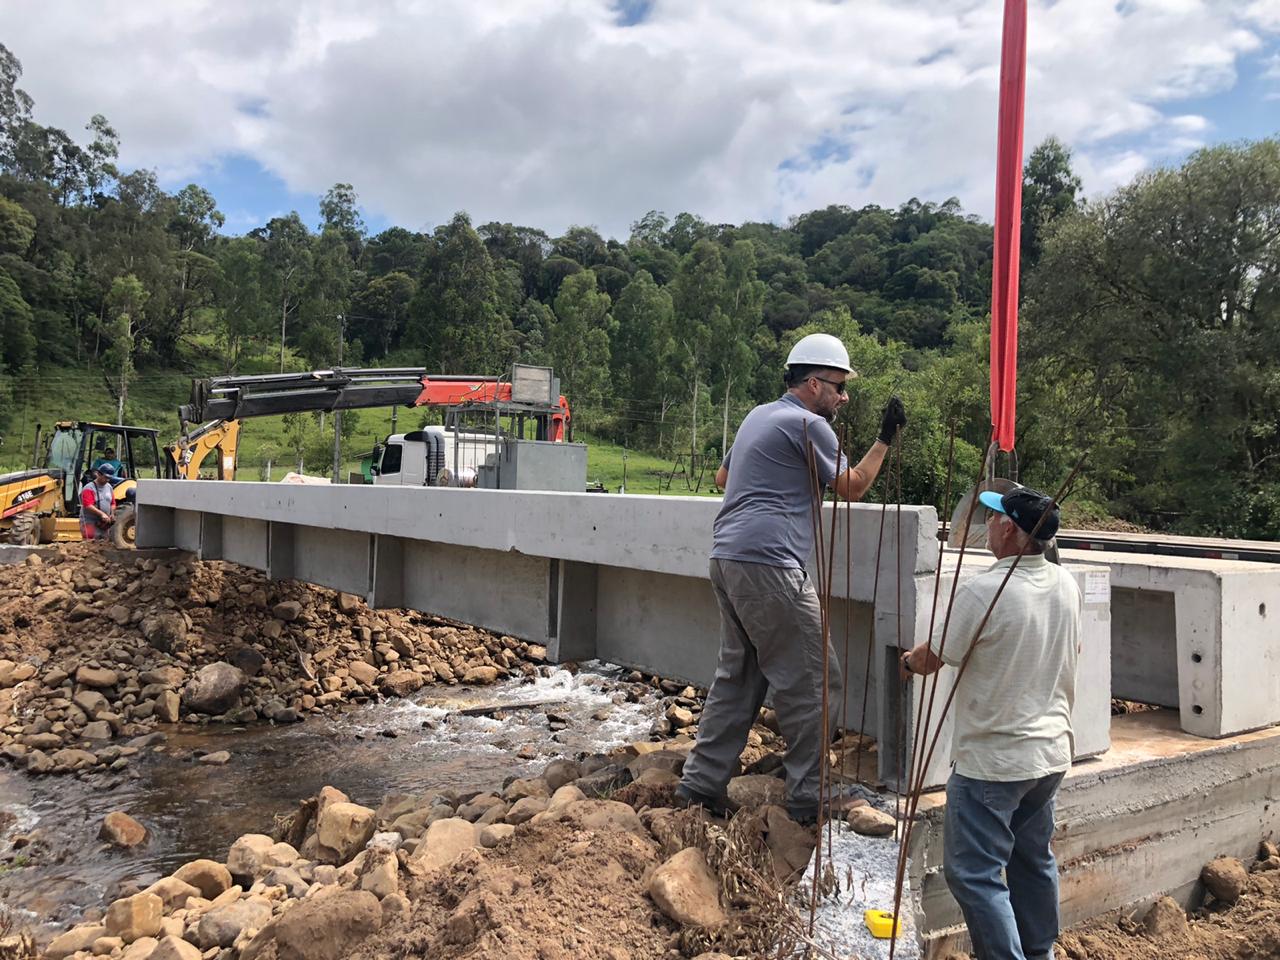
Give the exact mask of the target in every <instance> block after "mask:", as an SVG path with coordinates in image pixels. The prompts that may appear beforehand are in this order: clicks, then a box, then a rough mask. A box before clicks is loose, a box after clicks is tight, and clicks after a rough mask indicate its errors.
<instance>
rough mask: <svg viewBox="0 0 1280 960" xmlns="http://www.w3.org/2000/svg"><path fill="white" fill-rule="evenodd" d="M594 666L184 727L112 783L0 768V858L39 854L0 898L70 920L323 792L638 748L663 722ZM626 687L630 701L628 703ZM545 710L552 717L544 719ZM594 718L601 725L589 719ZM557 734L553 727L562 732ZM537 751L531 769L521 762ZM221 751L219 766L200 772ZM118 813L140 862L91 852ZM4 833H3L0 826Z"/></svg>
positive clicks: (215, 855) (3, 882) (451, 778)
mask: <svg viewBox="0 0 1280 960" xmlns="http://www.w3.org/2000/svg"><path fill="white" fill-rule="evenodd" d="M622 677H623V673H622V672H621V671H618V670H616V669H614V668H611V667H608V666H605V665H603V664H599V663H592V664H588V665H587V667H586V668H584V669H583V671H582V672H580V673H577V674H571V673H569V672H567V671H565V670H562V669H558V668H557V669H552V670H548V671H547V675H545V676H542V677H538V678H536V679H534V680H533V681H532V682H530V681H528V680H521V681H509V682H507V683H504V684H500V685H496V686H494V687H488V688H483V689H474V688H446V689H441V688H427V689H426V690H424V691H422V692H421V693H420V694H418V695H417V696H415V697H414V698H413V699H412V700H397V701H387V702H382V703H373V704H366V705H363V706H358V707H355V708H353V709H351V710H349V711H347V712H346V713H343V714H341V715H338V716H335V717H329V718H312V719H309V720H307V721H306V722H305V723H301V724H297V725H293V726H289V727H272V726H269V725H262V726H254V727H247V728H226V727H204V728H186V729H184V730H182V731H181V732H176V733H172V734H170V735H168V736H166V737H165V738H164V739H163V741H161V742H159V743H157V744H155V745H154V746H149V747H146V748H144V749H143V750H142V752H141V753H140V754H139V755H138V756H136V757H134V758H133V762H132V763H131V764H130V766H129V767H128V769H127V770H126V772H125V773H124V774H123V775H122V776H119V777H112V778H111V779H105V778H102V777H100V776H98V777H90V778H86V779H77V778H74V777H44V778H31V777H27V776H25V775H24V774H22V773H19V772H15V771H13V770H11V769H9V768H0V856H4V855H6V854H12V853H13V849H12V843H13V839H14V838H15V837H16V836H20V835H26V836H36V837H38V838H39V842H40V844H41V847H42V850H41V852H40V854H39V855H38V856H33V857H32V858H31V862H30V863H26V862H25V860H24V858H23V854H22V851H21V850H19V851H17V854H16V859H15V860H14V861H13V864H12V865H11V866H9V867H8V868H7V869H6V868H5V866H4V865H3V864H0V902H3V903H5V904H7V905H8V906H10V907H12V908H15V909H17V910H20V911H22V912H23V913H25V914H27V915H28V916H29V918H30V919H32V920H37V919H38V920H39V921H41V922H44V923H55V924H58V925H63V924H66V923H67V922H69V921H72V920H75V919H77V918H78V917H79V916H80V915H81V914H82V913H83V912H84V911H85V910H86V909H89V908H92V907H97V906H100V905H102V903H103V901H104V899H110V898H111V896H112V895H113V893H114V891H116V890H117V889H119V888H120V886H121V885H122V884H130V883H132V884H137V885H146V884H149V883H151V882H152V881H153V880H155V879H157V878H159V877H161V876H164V875H167V874H168V873H170V872H172V870H174V869H175V868H176V867H178V866H180V865H181V864H183V863H185V862H186V861H188V860H192V859H195V858H197V857H209V858H211V859H214V860H222V859H224V858H225V856H226V853H227V848H228V847H229V846H230V844H231V843H232V841H234V840H235V839H236V838H237V837H238V836H240V835H241V834H245V833H269V832H270V830H271V827H272V822H273V817H274V815H276V814H282V813H288V812H290V811H292V810H293V809H294V808H295V807H296V805H297V804H298V802H299V801H301V800H303V799H305V798H306V797H308V796H311V795H313V794H314V793H315V792H316V791H317V790H319V788H320V787H322V786H324V785H325V784H330V785H332V786H335V787H337V788H338V789H340V790H342V791H344V792H345V793H347V794H348V795H349V796H350V797H351V799H352V800H354V801H355V802H357V803H364V804H367V805H369V806H377V805H378V804H379V803H380V802H381V801H382V800H383V799H384V797H386V796H387V795H389V794H405V795H410V796H419V795H424V794H425V795H426V796H427V798H428V799H429V798H430V796H431V795H432V794H434V793H436V792H439V791H442V790H448V789H454V790H462V789H489V788H495V787H498V786H500V785H501V783H502V781H503V780H504V779H505V778H506V777H509V776H513V775H514V776H529V775H532V774H534V773H537V772H538V771H540V770H541V769H542V767H543V766H545V765H546V763H547V762H548V760H550V759H552V758H553V757H556V756H574V755H576V754H578V753H580V752H597V751H601V750H604V749H607V748H609V747H612V746H615V745H617V744H619V743H623V742H628V741H631V740H638V739H644V738H646V737H647V736H648V733H649V729H650V726H651V725H652V723H653V721H654V720H655V719H656V718H657V717H658V716H659V715H660V710H661V705H660V700H659V699H658V697H657V695H656V692H655V691H652V690H650V689H649V688H643V690H644V692H642V693H639V695H638V697H637V695H636V693H637V692H638V691H639V690H640V689H641V688H637V687H636V686H635V685H632V684H628V683H626V682H625V681H624V680H623V679H622ZM628 690H630V691H633V692H632V694H631V696H632V699H633V700H634V702H631V701H629V700H628V699H627V691H628ZM531 701H539V702H545V701H555V703H554V705H551V704H548V705H547V706H546V707H545V708H532V709H507V710H504V711H503V713H502V714H501V716H502V719H493V718H491V717H485V716H474V717H473V716H462V715H459V714H457V713H456V711H457V710H459V709H460V708H464V707H467V706H473V705H476V704H490V703H493V704H505V705H508V706H510V705H519V704H520V703H527V702H531ZM548 712H550V713H552V714H553V715H554V716H548ZM599 718H603V719H599ZM561 727H562V728H561ZM522 748H523V753H524V754H525V755H526V756H528V755H529V754H530V753H531V752H534V751H536V757H535V758H534V759H523V758H522V757H520V756H518V755H517V754H518V753H520V752H521V751H522ZM219 750H227V751H229V752H230V753H231V760H230V762H229V763H227V764H225V765H222V766H216V765H208V764H202V763H198V762H195V761H194V757H195V755H197V754H200V753H211V752H214V751H219ZM112 810H124V811H125V812H127V813H129V814H130V815H131V816H133V817H135V818H136V819H138V820H140V821H141V822H142V823H143V824H145V825H146V827H147V828H148V829H149V830H150V832H151V837H150V839H149V841H148V843H147V844H146V845H145V846H144V847H142V848H141V849H139V850H136V851H128V852H126V851H119V850H116V849H114V848H111V847H109V846H107V845H106V844H104V843H103V842H102V841H100V840H98V838H97V833H98V829H99V827H100V825H101V823H102V818H103V817H104V816H105V815H106V814H107V813H109V812H110V811H112ZM10 818H12V821H11V822H9V823H8V825H7V827H6V825H5V824H6V821H10Z"/></svg>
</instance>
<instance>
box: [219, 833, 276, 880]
mask: <svg viewBox="0 0 1280 960" xmlns="http://www.w3.org/2000/svg"><path fill="white" fill-rule="evenodd" d="M274 845H275V841H274V840H272V839H271V838H270V837H268V836H267V835H266V834H265V833H246V834H245V835H244V836H242V837H240V838H239V839H238V840H236V842H235V843H233V844H232V845H231V851H230V852H229V853H228V854H227V870H228V871H229V872H230V873H231V876H232V877H233V878H235V879H236V880H237V881H240V880H249V881H253V880H256V879H257V878H258V877H260V876H261V875H262V874H264V873H266V872H267V870H268V869H269V868H270V867H271V866H276V864H268V863H267V862H266V861H267V857H268V854H269V851H270V850H271V848H272V846H274Z"/></svg>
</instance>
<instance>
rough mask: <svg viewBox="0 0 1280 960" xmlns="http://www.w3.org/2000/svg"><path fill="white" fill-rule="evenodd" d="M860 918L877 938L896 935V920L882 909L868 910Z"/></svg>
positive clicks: (887, 937) (882, 938)
mask: <svg viewBox="0 0 1280 960" xmlns="http://www.w3.org/2000/svg"><path fill="white" fill-rule="evenodd" d="M862 919H863V920H864V921H865V922H866V924H867V929H868V930H870V931H871V935H872V936H873V937H875V938H876V939H877V940H888V939H889V938H890V937H895V936H897V935H898V929H899V925H898V921H897V920H895V919H894V917H893V914H892V913H888V912H886V911H884V910H868V911H867V912H866V913H864V914H863V915H862Z"/></svg>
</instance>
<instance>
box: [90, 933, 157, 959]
mask: <svg viewBox="0 0 1280 960" xmlns="http://www.w3.org/2000/svg"><path fill="white" fill-rule="evenodd" d="M140 939H151V938H150V937H143V938H140ZM90 950H92V951H93V955H94V956H95V957H108V956H110V955H111V954H113V953H116V952H123V950H124V941H123V940H121V939H120V938H119V937H99V938H98V939H97V940H95V941H93V946H92V947H90Z"/></svg>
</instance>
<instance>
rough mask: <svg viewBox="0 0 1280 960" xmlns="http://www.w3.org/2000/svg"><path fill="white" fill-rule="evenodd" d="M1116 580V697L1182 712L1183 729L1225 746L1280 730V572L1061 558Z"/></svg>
mask: <svg viewBox="0 0 1280 960" xmlns="http://www.w3.org/2000/svg"><path fill="white" fill-rule="evenodd" d="M1064 556H1065V557H1069V558H1071V559H1073V560H1076V559H1078V560H1080V561H1083V562H1086V563H1094V564H1103V565H1105V566H1106V567H1107V568H1108V569H1109V570H1110V572H1111V587H1112V592H1113V593H1112V611H1113V616H1114V617H1115V631H1114V651H1113V653H1114V655H1113V657H1112V661H1111V668H1112V681H1111V683H1112V689H1113V690H1114V694H1115V696H1117V697H1121V698H1123V699H1126V700H1136V701H1139V702H1142V703H1154V704H1160V705H1162V706H1170V707H1177V708H1178V712H1179V715H1180V717H1181V721H1182V729H1183V730H1185V731H1187V732H1188V733H1194V734H1196V735H1197V736H1202V737H1223V736H1228V735H1230V734H1233V733H1239V732H1242V731H1245V730H1255V729H1258V728H1259V727H1264V726H1268V725H1270V724H1274V723H1280V645H1277V644H1276V643H1275V636H1276V630H1277V627H1276V622H1277V618H1278V617H1280V566H1277V565H1275V564H1268V563H1250V562H1247V561H1241V560H1206V559H1199V558H1193V557H1168V556H1160V555H1147V554H1142V555H1137V554H1128V553H1108V552H1102V551H1093V550H1074V551H1064Z"/></svg>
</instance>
